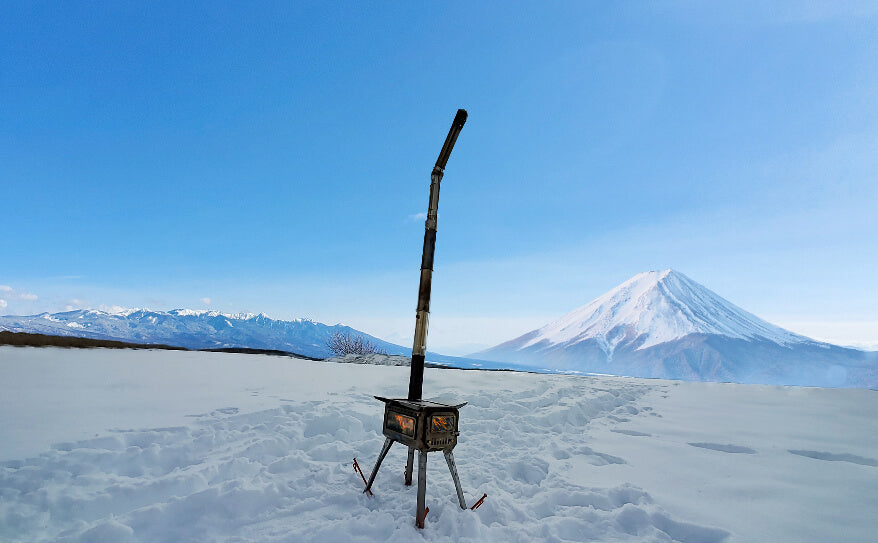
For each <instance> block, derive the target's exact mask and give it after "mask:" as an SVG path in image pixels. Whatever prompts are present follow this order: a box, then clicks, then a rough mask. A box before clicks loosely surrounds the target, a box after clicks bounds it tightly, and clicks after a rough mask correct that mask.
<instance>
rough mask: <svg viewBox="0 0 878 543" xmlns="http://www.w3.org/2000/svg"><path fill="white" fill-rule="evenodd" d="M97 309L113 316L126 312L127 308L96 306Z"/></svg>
mask: <svg viewBox="0 0 878 543" xmlns="http://www.w3.org/2000/svg"><path fill="white" fill-rule="evenodd" d="M98 309H99V310H101V311H103V312H105V313H110V314H114V315H116V314H119V313H122V312H123V311H127V310H128V308H127V307H122V306H121V305H100V306H98Z"/></svg>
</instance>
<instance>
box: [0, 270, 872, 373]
mask: <svg viewBox="0 0 878 543" xmlns="http://www.w3.org/2000/svg"><path fill="white" fill-rule="evenodd" d="M3 330H8V331H10V332H27V333H37V334H47V335H56V336H71V337H84V338H94V339H101V340H115V341H125V342H130V343H146V344H165V345H171V346H179V347H185V348H188V349H236V348H237V349H260V350H273V351H285V352H291V353H296V354H300V355H305V356H310V357H315V358H327V357H331V356H333V354H332V352H331V351H330V350H329V349H328V348H327V347H326V340H327V339H328V338H329V337H330V336H331V335H332V334H333V333H334V332H342V333H350V334H352V335H357V336H362V337H364V338H365V339H367V340H369V341H371V342H372V343H373V344H375V345H376V346H378V347H380V348H381V349H384V350H385V351H386V352H387V353H388V354H391V355H402V356H409V355H410V354H411V349H410V348H408V347H403V346H400V345H395V344H393V343H389V342H387V341H383V340H381V339H378V338H376V337H374V336H371V335H369V334H366V333H364V332H360V331H359V330H355V329H353V328H350V327H348V326H344V325H341V324H336V325H334V326H329V325H326V324H322V323H319V322H315V321H312V320H308V319H296V320H293V321H284V320H275V319H271V318H269V317H267V316H265V315H264V314H259V315H253V314H237V315H230V314H225V313H220V312H217V311H195V310H191V309H175V310H172V311H167V312H164V311H150V310H146V309H132V310H127V311H123V312H120V313H107V312H103V311H95V310H78V311H68V312H64V313H53V314H49V313H43V314H40V315H31V316H5V317H0V331H3ZM427 360H428V361H431V362H436V363H439V364H445V365H450V366H456V367H461V368H481V369H501V368H512V369H521V370H536V371H552V372H575V373H598V374H609V375H623V376H630V377H654V378H661V379H677V380H684V381H728V382H737V383H762V384H778V385H802V386H850V387H867V388H878V352H864V351H859V350H856V349H849V348H843V347H838V346H835V345H830V344H828V343H822V342H819V341H815V340H812V339H809V338H807V337H805V336H801V335H798V334H794V333H793V332H790V331H787V330H784V329H783V328H780V327H778V326H775V325H773V324H770V323H768V322H766V321H764V320H762V319H760V318H759V317H757V316H755V315H753V314H752V313H748V312H747V311H744V310H743V309H741V308H739V307H737V306H735V305H734V304H732V303H731V302H729V301H727V300H725V299H723V298H722V297H720V296H719V295H717V294H715V293H714V292H712V291H710V290H709V289H707V288H705V287H703V286H702V285H700V284H698V283H696V282H695V281H693V280H692V279H689V278H688V277H686V276H685V275H683V274H682V273H680V272H677V271H673V270H664V271H652V272H646V273H641V274H638V275H636V276H634V277H632V278H631V279H629V280H628V281H626V282H624V283H622V284H621V285H619V286H618V287H616V288H615V289H613V290H611V291H609V292H607V293H606V294H604V295H603V296H601V297H599V298H597V299H595V300H594V301H592V302H590V303H588V304H586V305H584V306H582V307H580V308H579V309H576V310H574V311H572V312H570V313H568V314H567V315H564V316H563V317H561V318H560V319H558V320H556V321H554V322H552V323H550V324H547V325H546V326H543V327H542V328H539V329H537V330H533V331H531V332H528V333H527V334H524V335H523V336H521V337H518V338H515V339H513V340H511V341H507V342H505V343H502V344H500V345H497V346H495V347H492V348H490V349H487V350H485V351H481V352H478V353H474V354H472V355H470V356H469V357H466V358H460V357H450V356H443V355H439V354H435V353H428V357H427Z"/></svg>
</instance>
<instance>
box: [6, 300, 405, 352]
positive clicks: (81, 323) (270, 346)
mask: <svg viewBox="0 0 878 543" xmlns="http://www.w3.org/2000/svg"><path fill="white" fill-rule="evenodd" d="M0 330H8V331H10V332H28V333H37V334H47V335H56V336H75V337H86V338H95V339H107V340H117V341H127V342H133V343H152V344H165V345H173V346H179V347H186V348H187V349H223V348H248V349H266V350H276V351H287V352H292V353H296V354H302V355H305V356H311V357H315V358H326V357H331V356H334V355H333V353H332V352H331V351H330V350H329V349H328V348H327V347H326V340H327V339H328V338H329V337H330V336H331V335H332V334H333V333H334V332H341V333H350V334H352V335H355V336H362V337H364V338H366V339H368V340H369V341H371V342H372V343H373V344H374V345H376V346H378V347H380V348H382V349H384V350H385V351H387V353H388V354H399V355H405V354H409V355H410V354H411V348H408V349H406V348H405V347H402V346H400V345H394V344H393V343H388V342H386V341H383V340H380V339H378V338H376V337H373V336H370V335H369V334H366V333H364V332H360V331H359V330H355V329H353V328H351V327H349V326H344V325H342V324H336V325H334V326H329V325H326V324H323V323H319V322H315V321H312V320H308V319H296V320H293V321H284V320H275V319H271V318H269V317H267V316H265V315H264V314H261V313H260V314H259V315H253V314H236V315H230V314H226V313H220V312H218V311H196V310H192V309H174V310H172V311H167V312H165V311H150V310H148V309H131V310H127V311H123V312H120V313H107V312H104V311H96V310H92V309H83V310H77V311H67V312H64V313H53V314H49V313H43V314H40V315H32V316H5V317H0Z"/></svg>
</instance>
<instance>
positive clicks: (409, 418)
mask: <svg viewBox="0 0 878 543" xmlns="http://www.w3.org/2000/svg"><path fill="white" fill-rule="evenodd" d="M375 398H376V399H378V400H381V401H382V402H384V425H383V429H382V431H383V433H384V436H385V437H387V438H388V439H392V440H393V441H396V442H397V443H400V444H402V445H405V446H406V447H409V448H412V449H414V450H417V451H423V452H434V451H450V450H451V449H453V448H454V447H455V445H457V436H459V435H460V431H459V429H458V422H459V420H460V408H461V407H463V406H464V405H466V403H462V404H458V405H449V404H443V403H438V402H431V401H428V400H409V399H406V398H382V397H380V396H375Z"/></svg>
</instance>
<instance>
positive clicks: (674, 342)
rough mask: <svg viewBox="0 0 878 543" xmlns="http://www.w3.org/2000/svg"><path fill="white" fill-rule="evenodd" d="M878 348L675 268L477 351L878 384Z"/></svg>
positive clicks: (599, 365)
mask: <svg viewBox="0 0 878 543" xmlns="http://www.w3.org/2000/svg"><path fill="white" fill-rule="evenodd" d="M876 354H878V353H866V352H863V351H858V350H855V349H847V348H842V347H838V346H835V345H830V344H828V343H822V342H819V341H815V340H812V339H810V338H807V337H805V336H801V335H798V334H794V333H793V332H790V331H787V330H784V329H783V328H780V327H778V326H775V325H773V324H770V323H768V322H766V321H764V320H762V319H760V318H759V317H757V316H756V315H753V314H752V313H749V312H747V311H745V310H743V309H741V308H739V307H737V306H736V305H734V304H732V303H731V302H729V301H727V300H725V299H723V298H722V297H720V296H719V295H717V294H716V293H714V292H712V291H711V290H709V289H707V288H706V287H704V286H702V285H700V284H698V283H696V282H695V281H693V280H692V279H690V278H688V277H686V276H685V275H683V274H682V273H680V272H677V271H674V270H664V271H650V272H645V273H640V274H638V275H635V276H634V277H632V278H631V279H629V280H628V281H625V282H624V283H622V284H621V285H619V286H618V287H616V288H615V289H613V290H611V291H609V292H607V293H606V294H604V295H603V296H600V297H599V298H597V299H595V300H593V301H592V302H590V303H588V304H586V305H584V306H582V307H580V308H579V309H576V310H574V311H572V312H570V313H568V314H567V315H564V316H563V317H561V318H559V319H558V320H556V321H554V322H552V323H549V324H547V325H546V326H543V327H542V328H539V329H537V330H533V331H531V332H528V333H526V334H524V335H522V336H520V337H518V338H515V339H513V340H511V341H507V342H505V343H502V344H500V345H497V346H495V347H492V348H490V349H487V350H485V351H481V352H478V353H475V354H473V355H471V356H472V357H473V358H480V359H485V360H494V361H500V362H505V363H511V364H519V365H526V366H535V367H539V368H544V369H547V370H553V371H574V372H584V373H603V374H612V375H626V376H631V377H654V378H661V379H678V380H685V381H731V382H738V383H763V384H782V385H803V386H856V387H871V388H875V387H878V360H876Z"/></svg>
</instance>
